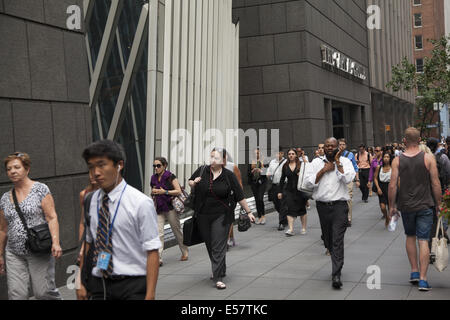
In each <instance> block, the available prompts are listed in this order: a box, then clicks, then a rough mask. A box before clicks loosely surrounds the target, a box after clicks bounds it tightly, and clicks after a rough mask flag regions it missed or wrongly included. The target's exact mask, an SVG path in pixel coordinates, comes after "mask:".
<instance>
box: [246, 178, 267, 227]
mask: <svg viewBox="0 0 450 320" xmlns="http://www.w3.org/2000/svg"><path fill="white" fill-rule="evenodd" d="M266 184H267V182H264V183H263V184H253V183H252V184H251V185H250V187H251V188H252V192H253V196H254V197H255V202H256V210H257V211H258V218H261V217H262V216H264V215H265V210H264V193H265V192H266Z"/></svg>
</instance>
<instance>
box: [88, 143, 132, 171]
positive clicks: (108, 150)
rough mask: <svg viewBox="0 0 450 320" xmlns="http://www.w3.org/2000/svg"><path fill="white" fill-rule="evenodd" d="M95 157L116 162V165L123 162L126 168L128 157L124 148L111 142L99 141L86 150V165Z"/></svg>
mask: <svg viewBox="0 0 450 320" xmlns="http://www.w3.org/2000/svg"><path fill="white" fill-rule="evenodd" d="M95 157H106V158H108V159H109V160H111V161H112V162H114V164H115V165H116V164H118V163H119V162H120V161H123V162H124V166H125V161H126V156H125V151H124V149H123V147H122V146H121V145H120V144H118V143H117V142H114V141H111V140H101V141H97V142H94V143H92V144H91V145H89V146H88V147H87V148H86V149H84V151H83V159H84V161H86V163H87V162H88V161H89V160H90V159H92V158H95Z"/></svg>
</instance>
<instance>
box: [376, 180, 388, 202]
mask: <svg viewBox="0 0 450 320" xmlns="http://www.w3.org/2000/svg"><path fill="white" fill-rule="evenodd" d="M378 185H379V186H380V189H381V192H382V193H383V194H382V195H381V196H380V195H378V200H379V201H380V203H384V204H385V205H388V204H389V199H388V194H389V193H388V192H389V182H380V181H379V182H378Z"/></svg>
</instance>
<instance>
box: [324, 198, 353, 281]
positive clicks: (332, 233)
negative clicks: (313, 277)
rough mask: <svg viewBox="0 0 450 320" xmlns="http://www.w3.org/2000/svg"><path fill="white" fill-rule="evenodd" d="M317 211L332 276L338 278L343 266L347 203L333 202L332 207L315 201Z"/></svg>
mask: <svg viewBox="0 0 450 320" xmlns="http://www.w3.org/2000/svg"><path fill="white" fill-rule="evenodd" d="M317 211H318V212H319V219H320V227H321V228H322V235H323V240H324V243H325V247H326V248H327V249H328V250H329V251H330V254H331V262H332V265H333V267H332V275H333V276H340V275H341V271H342V267H343V266H344V236H345V231H346V230H347V222H348V204H347V201H339V202H335V203H334V204H333V205H329V204H324V203H322V202H319V201H317Z"/></svg>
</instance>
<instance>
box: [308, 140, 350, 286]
mask: <svg viewBox="0 0 450 320" xmlns="http://www.w3.org/2000/svg"><path fill="white" fill-rule="evenodd" d="M342 153H343V150H339V149H338V141H337V140H336V139H335V138H329V139H327V140H326V141H325V156H326V159H320V158H317V159H315V160H314V161H313V162H312V163H311V165H312V172H311V174H310V175H309V176H308V177H307V181H308V183H307V184H309V186H310V187H314V191H313V199H315V200H316V204H317V211H318V212H319V219H320V226H321V228H322V234H323V238H324V242H325V247H326V248H327V249H328V250H329V251H330V253H331V261H332V286H333V288H335V289H341V288H342V282H341V271H342V267H343V266H344V235H345V231H346V230H347V224H348V203H347V201H348V200H350V196H349V193H348V189H347V184H349V183H350V182H351V181H353V179H354V178H355V176H356V172H355V170H354V169H353V166H352V163H351V161H350V160H349V159H347V158H345V157H343V156H342Z"/></svg>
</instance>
